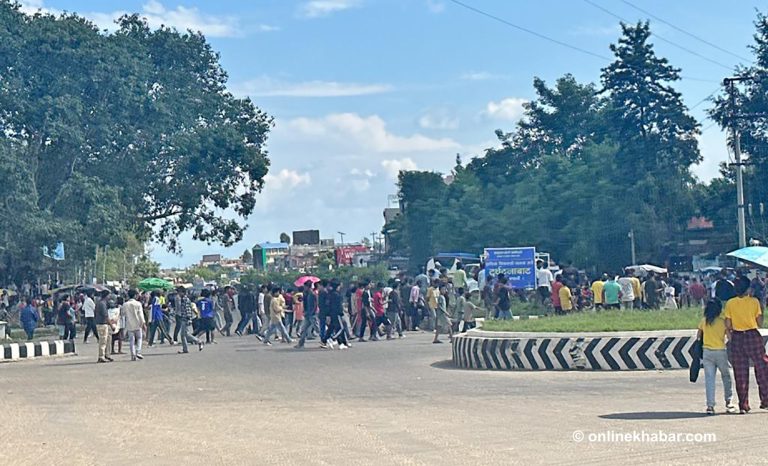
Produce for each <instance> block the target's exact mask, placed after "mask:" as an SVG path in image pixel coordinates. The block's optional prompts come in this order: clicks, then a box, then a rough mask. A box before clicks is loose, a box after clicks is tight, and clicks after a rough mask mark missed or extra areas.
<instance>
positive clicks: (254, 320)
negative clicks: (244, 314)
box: [251, 312, 263, 335]
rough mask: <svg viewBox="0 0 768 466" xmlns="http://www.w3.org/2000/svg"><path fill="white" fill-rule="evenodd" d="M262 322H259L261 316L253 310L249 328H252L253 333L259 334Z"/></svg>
mask: <svg viewBox="0 0 768 466" xmlns="http://www.w3.org/2000/svg"><path fill="white" fill-rule="evenodd" d="M262 327H263V325H262V323H261V317H260V316H259V313H258V312H254V313H253V315H252V316H251V328H252V329H253V333H254V335H261V331H262Z"/></svg>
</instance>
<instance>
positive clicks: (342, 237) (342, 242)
mask: <svg viewBox="0 0 768 466" xmlns="http://www.w3.org/2000/svg"><path fill="white" fill-rule="evenodd" d="M336 233H338V234H339V236H341V245H342V246H344V235H346V233H344V232H342V231H337V232H336Z"/></svg>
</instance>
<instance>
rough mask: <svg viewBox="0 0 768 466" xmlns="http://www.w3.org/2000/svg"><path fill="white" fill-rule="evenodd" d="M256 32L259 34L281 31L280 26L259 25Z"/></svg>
mask: <svg viewBox="0 0 768 466" xmlns="http://www.w3.org/2000/svg"><path fill="white" fill-rule="evenodd" d="M256 30H257V31H259V32H277V31H279V30H280V26H273V25H271V24H259V25H257V26H256Z"/></svg>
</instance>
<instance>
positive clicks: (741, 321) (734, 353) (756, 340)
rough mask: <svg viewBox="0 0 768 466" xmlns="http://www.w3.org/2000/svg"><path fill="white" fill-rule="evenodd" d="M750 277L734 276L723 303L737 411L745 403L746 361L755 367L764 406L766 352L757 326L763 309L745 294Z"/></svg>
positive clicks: (767, 380) (767, 402) (767, 376)
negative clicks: (730, 292) (731, 293)
mask: <svg viewBox="0 0 768 466" xmlns="http://www.w3.org/2000/svg"><path fill="white" fill-rule="evenodd" d="M749 288H750V281H749V279H748V278H747V277H738V278H737V279H736V283H735V285H734V292H735V293H736V297H734V298H731V299H729V300H728V302H726V304H725V326H726V328H728V331H729V332H730V335H731V343H730V348H731V364H732V365H733V376H734V379H735V382H736V394H737V395H738V397H739V412H740V413H741V414H746V413H748V412H749V411H750V409H751V408H750V406H749V365H750V362H751V363H752V364H753V365H754V367H755V379H757V388H758V392H759V395H760V409H765V410H768V356H766V354H765V346H764V345H763V337H762V335H760V331H759V330H758V329H759V328H760V327H762V325H763V312H762V311H761V310H760V303H759V302H758V301H757V299H755V298H753V297H751V296H749Z"/></svg>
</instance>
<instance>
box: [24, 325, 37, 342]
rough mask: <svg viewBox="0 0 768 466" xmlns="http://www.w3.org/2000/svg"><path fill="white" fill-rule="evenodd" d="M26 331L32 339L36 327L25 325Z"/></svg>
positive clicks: (28, 338)
mask: <svg viewBox="0 0 768 466" xmlns="http://www.w3.org/2000/svg"><path fill="white" fill-rule="evenodd" d="M24 332H26V334H27V340H32V339H33V338H35V327H33V326H25V327H24Z"/></svg>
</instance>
